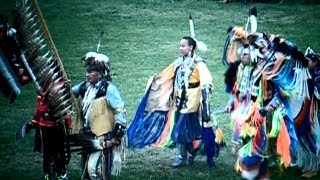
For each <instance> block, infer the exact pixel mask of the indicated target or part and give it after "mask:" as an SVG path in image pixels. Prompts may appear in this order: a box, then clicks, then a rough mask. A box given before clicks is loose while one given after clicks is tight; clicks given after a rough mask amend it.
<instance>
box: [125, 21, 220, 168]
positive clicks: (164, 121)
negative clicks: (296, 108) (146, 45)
mask: <svg viewBox="0 0 320 180" xmlns="http://www.w3.org/2000/svg"><path fill="white" fill-rule="evenodd" d="M189 22H190V27H191V28H190V29H191V34H192V37H188V36H187V37H183V38H182V39H181V41H180V55H179V57H178V58H177V59H176V60H175V61H174V62H173V63H172V64H170V65H169V66H168V67H167V68H166V69H165V70H163V71H162V72H161V73H160V74H158V75H155V76H152V77H150V79H149V82H148V84H147V90H146V93H145V96H144V97H143V99H142V101H141V103H140V105H139V107H138V110H137V112H136V115H135V118H134V120H133V122H132V124H131V125H130V127H129V129H128V145H129V147H131V148H143V147H145V146H148V145H153V146H157V147H164V146H170V145H171V144H172V143H173V142H174V143H175V144H177V145H179V148H180V152H179V155H178V157H176V159H175V160H174V161H173V163H172V166H173V167H179V166H182V165H191V164H192V163H193V160H194V157H195V155H196V149H195V148H194V146H193V142H194V141H195V140H197V139H203V141H204V143H205V151H206V154H207V162H208V165H209V166H210V167H211V166H213V165H214V161H213V158H214V157H215V156H217V155H218V152H219V145H218V144H217V143H216V142H215V134H214V132H213V130H212V124H211V123H210V120H211V117H210V104H209V101H210V95H211V93H212V91H213V84H212V76H211V74H210V72H209V70H208V68H207V66H206V64H205V62H204V61H203V59H202V58H201V57H200V56H198V55H197V54H196V48H197V45H198V43H199V44H200V45H201V46H202V47H204V48H206V46H204V43H202V42H200V41H197V40H195V39H194V29H193V22H192V19H191V17H190V21H189ZM201 49H202V48H201ZM220 137H221V136H220ZM220 143H222V141H220Z"/></svg>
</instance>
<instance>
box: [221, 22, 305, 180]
mask: <svg viewBox="0 0 320 180" xmlns="http://www.w3.org/2000/svg"><path fill="white" fill-rule="evenodd" d="M237 39H241V42H242V43H243V42H245V43H246V44H249V45H250V55H251V59H252V63H253V64H254V70H253V71H252V75H251V77H250V78H251V79H250V81H251V82H250V92H249V96H250V99H251V102H252V103H251V105H250V107H249V109H248V110H247V111H244V116H243V118H242V120H241V121H242V122H244V123H243V124H242V127H240V129H241V130H240V134H241V137H242V139H243V138H244V137H246V140H245V141H243V140H242V142H243V143H244V142H245V143H244V144H243V146H242V147H241V149H240V150H239V152H238V156H239V158H238V161H237V164H236V167H237V170H239V171H240V172H241V175H242V177H243V178H247V179H253V178H256V177H260V178H262V177H268V176H269V175H268V171H267V164H268V163H267V160H273V159H276V162H280V163H279V164H283V165H284V166H285V167H288V166H289V165H290V164H293V163H295V162H296V160H297V148H298V147H299V137H298V136H297V133H296V131H295V127H294V116H293V114H292V112H291V106H290V102H291V99H292V98H296V97H299V98H301V97H308V92H307V91H306V84H307V79H308V75H307V70H306V64H307V63H306V62H307V61H306V59H305V58H304V57H303V53H301V51H300V50H299V49H298V48H297V46H296V45H294V44H293V43H292V42H290V41H288V40H285V39H282V38H279V37H276V36H274V35H271V36H269V35H267V34H265V33H256V32H254V33H246V32H245V31H244V30H243V29H242V28H241V27H234V28H230V31H229V37H228V39H227V41H228V43H226V45H228V46H229V43H231V44H230V48H229V47H225V49H226V51H225V55H224V57H226V61H227V62H233V60H232V57H235V56H234V54H235V51H236V50H237V47H236V42H235V40H237ZM226 52H227V53H226ZM228 64H230V63H228ZM235 79H236V78H235ZM231 82H232V78H231ZM268 89H269V90H268ZM268 93H271V94H273V98H272V100H269V98H267V97H268V96H267V94H268ZM236 111H237V110H235V112H236ZM247 137H249V138H247ZM267 145H268V146H267ZM268 157H269V158H268ZM281 162H282V163H281Z"/></svg>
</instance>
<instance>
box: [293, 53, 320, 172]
mask: <svg viewBox="0 0 320 180" xmlns="http://www.w3.org/2000/svg"><path fill="white" fill-rule="evenodd" d="M305 57H306V59H307V60H308V62H309V63H308V69H309V72H310V76H311V78H310V79H309V82H308V92H309V95H310V98H305V99H300V101H302V102H303V105H302V106H301V107H300V106H298V107H299V109H298V110H297V116H296V118H295V128H296V131H297V133H298V138H299V142H300V146H299V148H298V150H297V154H298V155H297V164H298V166H299V167H300V168H301V169H302V172H303V174H302V177H304V178H310V177H313V176H315V175H317V171H318V170H319V163H320V155H319V150H320V144H319V142H320V137H319V135H320V128H319V97H320V96H319V77H320V68H319V61H320V55H319V54H318V53H316V52H314V51H313V50H312V49H311V48H310V47H308V49H307V50H306V52H305ZM295 104H297V103H295ZM293 107H294V106H293Z"/></svg>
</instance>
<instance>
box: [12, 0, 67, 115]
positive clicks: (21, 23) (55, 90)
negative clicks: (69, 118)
mask: <svg viewBox="0 0 320 180" xmlns="http://www.w3.org/2000/svg"><path fill="white" fill-rule="evenodd" d="M14 24H15V28H16V30H17V42H18V43H19V47H20V49H21V52H24V53H21V55H22V56H23V57H24V59H25V61H26V62H25V63H26V64H27V66H29V67H30V69H31V70H30V72H29V73H30V75H31V77H34V79H33V80H34V81H35V82H36V83H37V84H39V89H41V92H43V93H44V94H45V96H46V98H45V101H46V103H47V104H48V107H49V111H50V112H49V113H50V115H51V116H52V118H53V120H56V121H59V120H62V119H64V118H65V117H66V115H67V114H69V113H70V112H69V111H70V110H71V104H72V101H71V97H72V96H71V90H70V86H69V85H68V84H66V83H65V81H66V80H67V75H66V73H65V71H64V68H63V65H62V62H61V59H60V57H59V54H58V52H57V50H56V48H55V45H54V43H53V41H52V38H51V36H50V33H49V31H48V29H47V26H46V24H45V21H44V19H43V17H42V13H41V11H40V8H39V6H38V3H37V1H36V0H19V1H18V3H17V7H16V11H15V23H14Z"/></svg>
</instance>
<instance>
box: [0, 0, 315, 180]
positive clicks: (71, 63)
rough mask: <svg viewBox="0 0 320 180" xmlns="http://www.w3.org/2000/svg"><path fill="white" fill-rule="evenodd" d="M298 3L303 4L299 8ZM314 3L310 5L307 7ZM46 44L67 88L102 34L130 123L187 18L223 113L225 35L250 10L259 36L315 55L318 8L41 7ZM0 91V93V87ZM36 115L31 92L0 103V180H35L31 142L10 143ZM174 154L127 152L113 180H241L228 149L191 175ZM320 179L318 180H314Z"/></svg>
mask: <svg viewBox="0 0 320 180" xmlns="http://www.w3.org/2000/svg"><path fill="white" fill-rule="evenodd" d="M301 1H302V0H301ZM313 2H315V1H313ZM39 5H40V7H41V9H42V13H43V15H44V18H45V20H46V23H47V25H48V28H49V30H50V33H51V36H52V38H53V40H54V42H55V45H56V47H57V49H58V52H59V55H60V57H61V59H62V61H63V64H64V68H65V70H66V73H67V74H68V77H69V78H70V80H71V81H72V84H76V83H78V82H80V81H82V80H83V79H84V77H85V73H84V68H83V65H82V63H81V60H80V59H81V57H83V56H84V54H85V53H87V52H89V51H94V50H95V49H96V45H97V42H98V36H99V34H100V32H101V31H102V30H103V31H104V32H105V35H104V37H103V40H102V46H101V47H100V52H102V53H105V54H107V55H108V56H109V58H110V61H111V65H112V73H113V80H114V82H115V84H116V85H117V86H118V88H119V89H120V91H121V93H122V96H123V99H124V101H125V103H126V109H127V111H128V122H130V121H131V120H132V118H133V116H134V113H135V110H136V108H137V105H138V103H139V101H140V99H141V97H142V95H143V92H144V88H145V84H146V82H147V79H148V77H149V76H150V75H152V74H154V73H157V72H159V71H161V70H162V69H164V68H165V67H166V66H167V65H169V64H170V63H171V62H172V61H173V60H174V59H175V58H176V57H177V55H178V47H179V45H178V43H179V41H180V39H181V38H182V37H183V36H186V35H190V32H189V24H188V23H189V22H188V18H189V15H192V16H193V18H194V25H195V31H196V37H197V38H198V39H199V40H201V41H204V42H205V43H206V44H207V46H208V49H209V50H208V52H206V53H202V54H201V56H202V57H204V58H205V59H206V62H207V65H208V67H209V69H210V71H211V72H212V75H213V77H214V85H215V91H214V93H213V97H212V99H211V102H212V105H213V110H219V109H222V108H223V107H224V106H225V104H226V101H227V99H228V97H227V94H226V93H225V92H224V84H223V73H224V71H225V67H224V66H223V65H222V61H221V56H222V49H223V45H224V41H225V39H226V30H227V29H228V27H229V26H232V25H242V26H243V25H245V23H246V20H247V14H248V9H249V7H251V6H253V5H254V6H256V7H257V9H258V31H266V32H268V33H273V34H279V35H282V36H284V37H286V38H289V39H291V40H293V41H294V42H295V43H296V44H298V46H299V47H300V48H301V49H302V50H305V49H306V48H307V47H308V46H311V47H313V48H314V49H315V50H316V51H318V52H320V41H319V40H320V33H319V31H320V5H316V4H309V5H301V4H300V2H299V1H298V0H295V1H290V0H285V1H284V3H282V4H279V5H278V4H261V3H252V4H249V6H245V5H243V4H242V3H240V2H234V3H230V4H227V5H225V4H220V3H219V1H216V0H214V1H213V0H176V1H175V2H174V3H172V1H171V0H87V1H82V0H69V1H65V0H55V1H48V0H39ZM14 6H15V1H12V0H0V13H2V14H5V15H7V16H8V17H9V20H12V17H11V15H10V11H11V10H12V9H13V8H14ZM0 86H1V85H0ZM34 112H35V88H34V85H33V84H32V83H30V84H28V85H27V86H25V87H24V88H23V92H22V94H21V95H20V96H19V97H18V98H17V100H16V102H15V103H14V104H8V103H7V101H6V100H5V99H4V98H3V96H0V117H1V118H0V119H1V120H0V179H40V177H41V176H42V159H41V156H40V155H39V154H34V153H32V145H33V144H32V142H33V135H32V134H30V135H29V136H28V137H27V138H26V139H25V140H23V141H21V142H19V143H16V142H15V138H14V137H15V128H16V125H17V123H18V122H19V121H27V120H30V119H31V116H32V115H33V113H34ZM218 121H219V124H220V127H221V128H222V129H223V131H224V134H225V136H226V137H225V138H226V141H227V145H228V144H230V143H229V140H230V133H231V131H230V129H229V119H228V116H227V115H221V116H219V117H218ZM176 153H177V152H176V150H175V149H143V150H128V151H127V161H126V164H125V166H124V168H123V171H122V174H121V176H119V177H115V178H114V179H119V180H120V179H126V180H128V179H184V180H187V179H228V180H229V179H239V177H238V176H237V175H236V173H235V172H234V169H233V164H234V161H235V159H234V158H233V157H232V156H231V155H230V149H228V148H225V149H223V150H222V152H221V154H220V156H219V157H218V159H217V161H216V167H214V168H212V169H208V168H207V166H206V162H205V161H204V160H203V158H202V157H201V156H199V157H198V158H197V159H196V161H195V164H194V165H193V166H192V167H183V168H180V169H173V168H171V167H170V163H171V161H172V158H173V156H174V155H175V154H176ZM78 164H79V159H78V156H77V155H74V156H73V157H72V159H71V163H70V164H69V166H68V173H69V179H80V174H81V172H80V168H79V166H78ZM299 176H300V171H299V170H296V169H289V170H288V171H287V172H285V173H284V174H282V175H281V174H279V173H278V172H275V173H274V175H273V176H272V179H299ZM314 179H320V176H318V177H316V178H314Z"/></svg>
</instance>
